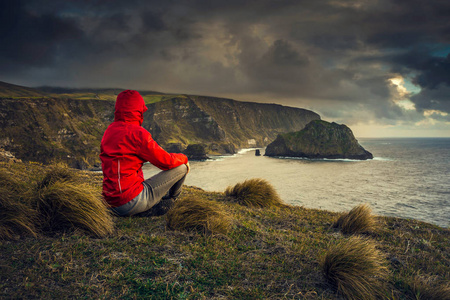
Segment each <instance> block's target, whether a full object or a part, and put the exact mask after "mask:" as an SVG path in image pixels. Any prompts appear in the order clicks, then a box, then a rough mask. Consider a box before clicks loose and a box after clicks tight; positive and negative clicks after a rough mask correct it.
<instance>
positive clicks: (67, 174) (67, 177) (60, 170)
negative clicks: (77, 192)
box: [37, 165, 79, 189]
mask: <svg viewBox="0 0 450 300" xmlns="http://www.w3.org/2000/svg"><path fill="white" fill-rule="evenodd" d="M78 179H79V178H78V176H77V174H76V173H75V172H74V170H73V169H72V170H71V169H69V168H68V167H67V166H63V165H54V166H51V167H49V170H48V171H47V172H46V173H45V176H44V178H42V180H41V181H39V182H38V184H37V188H38V189H43V188H45V187H48V186H50V185H52V184H54V183H55V182H57V181H72V182H75V181H77V180H78Z"/></svg>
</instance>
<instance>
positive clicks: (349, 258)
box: [322, 236, 387, 299]
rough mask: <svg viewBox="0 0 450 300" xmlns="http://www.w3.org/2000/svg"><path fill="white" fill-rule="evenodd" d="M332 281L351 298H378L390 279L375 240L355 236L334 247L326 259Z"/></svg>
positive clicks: (325, 271)
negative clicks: (385, 283)
mask: <svg viewBox="0 0 450 300" xmlns="http://www.w3.org/2000/svg"><path fill="white" fill-rule="evenodd" d="M322 270H323V274H324V276H325V278H326V280H327V282H328V283H329V284H331V285H332V286H333V287H334V288H336V289H337V291H338V292H339V293H341V294H342V295H344V296H345V297H346V298H348V299H375V298H377V297H379V296H381V295H382V293H383V291H384V286H383V281H384V282H385V281H387V278H386V277H387V268H386V267H385V265H384V257H383V254H382V253H381V252H379V251H378V250H377V249H376V248H375V244H374V242H372V241H371V240H368V239H363V238H361V237H358V236H352V237H350V238H349V239H346V240H343V241H341V242H340V243H338V244H337V245H334V246H333V247H332V248H330V249H329V250H328V251H327V253H326V255H325V257H324V259H323V261H322Z"/></svg>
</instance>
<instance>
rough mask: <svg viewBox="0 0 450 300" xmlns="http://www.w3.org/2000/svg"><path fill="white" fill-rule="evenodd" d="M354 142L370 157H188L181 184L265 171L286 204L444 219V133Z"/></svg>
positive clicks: (149, 170) (447, 176) (147, 170)
mask: <svg viewBox="0 0 450 300" xmlns="http://www.w3.org/2000/svg"><path fill="white" fill-rule="evenodd" d="M359 143H360V144H361V145H362V146H363V147H364V148H365V149H366V150H368V151H370V152H371V153H372V154H373V156H374V159H371V160H365V161H358V160H349V159H302V158H290V157H283V158H272V157H267V156H255V150H256V149H255V148H252V149H243V150H241V151H239V152H238V153H237V154H235V155H230V156H215V157H211V159H208V160H206V161H192V162H190V165H191V171H190V173H189V174H188V176H187V178H186V182H185V184H187V185H191V186H197V187H200V188H202V189H204V190H206V191H219V192H223V191H224V190H225V189H226V187H228V186H233V185H235V184H236V183H238V182H243V181H244V180H247V179H251V178H263V179H266V180H267V181H269V182H270V183H271V184H272V185H273V186H274V187H275V189H276V190H277V191H278V193H279V194H280V196H281V198H282V199H283V200H284V201H285V202H286V203H289V204H292V205H298V206H303V207H306V208H317V209H325V210H330V211H336V212H342V211H348V210H350V209H352V208H353V207H355V206H356V205H359V204H362V203H367V204H369V205H370V207H371V208H372V211H373V213H375V214H377V215H383V216H394V217H401V218H407V219H417V220H421V221H425V222H428V223H432V224H435V225H438V226H441V227H447V228H448V227H450V183H449V182H450V138H360V139H359ZM259 149H260V151H261V154H264V148H259ZM143 170H144V176H145V177H146V178H147V177H150V176H152V175H154V174H156V173H157V172H159V169H157V168H156V167H154V166H152V165H151V164H146V165H144V167H143Z"/></svg>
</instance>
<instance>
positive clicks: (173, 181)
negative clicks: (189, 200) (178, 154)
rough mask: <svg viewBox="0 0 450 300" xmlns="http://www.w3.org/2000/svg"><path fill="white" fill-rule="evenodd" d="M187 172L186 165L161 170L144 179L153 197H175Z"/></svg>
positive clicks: (178, 193)
mask: <svg viewBox="0 0 450 300" xmlns="http://www.w3.org/2000/svg"><path fill="white" fill-rule="evenodd" d="M186 174H187V167H186V165H181V166H178V167H176V168H174V169H170V170H168V171H163V172H160V173H158V174H156V175H155V176H153V177H151V178H149V179H147V180H145V181H144V184H148V185H149V186H150V189H151V191H152V194H153V198H154V199H162V198H163V197H164V196H166V197H164V198H177V197H178V196H179V195H180V193H181V190H182V187H183V183H184V180H185V178H186Z"/></svg>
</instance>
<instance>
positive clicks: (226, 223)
mask: <svg viewBox="0 0 450 300" xmlns="http://www.w3.org/2000/svg"><path fill="white" fill-rule="evenodd" d="M166 220H167V227H168V228H170V229H172V230H180V231H197V232H202V233H213V234H214V233H221V234H226V233H227V232H228V231H229V230H230V227H231V217H230V215H229V214H227V213H226V212H225V211H224V210H223V209H222V208H221V206H220V205H219V204H218V203H217V202H215V201H209V200H203V199H197V198H194V197H190V198H186V199H183V200H179V201H177V202H175V204H174V206H173V207H172V208H171V209H170V210H169V212H168V213H167V216H166Z"/></svg>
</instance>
